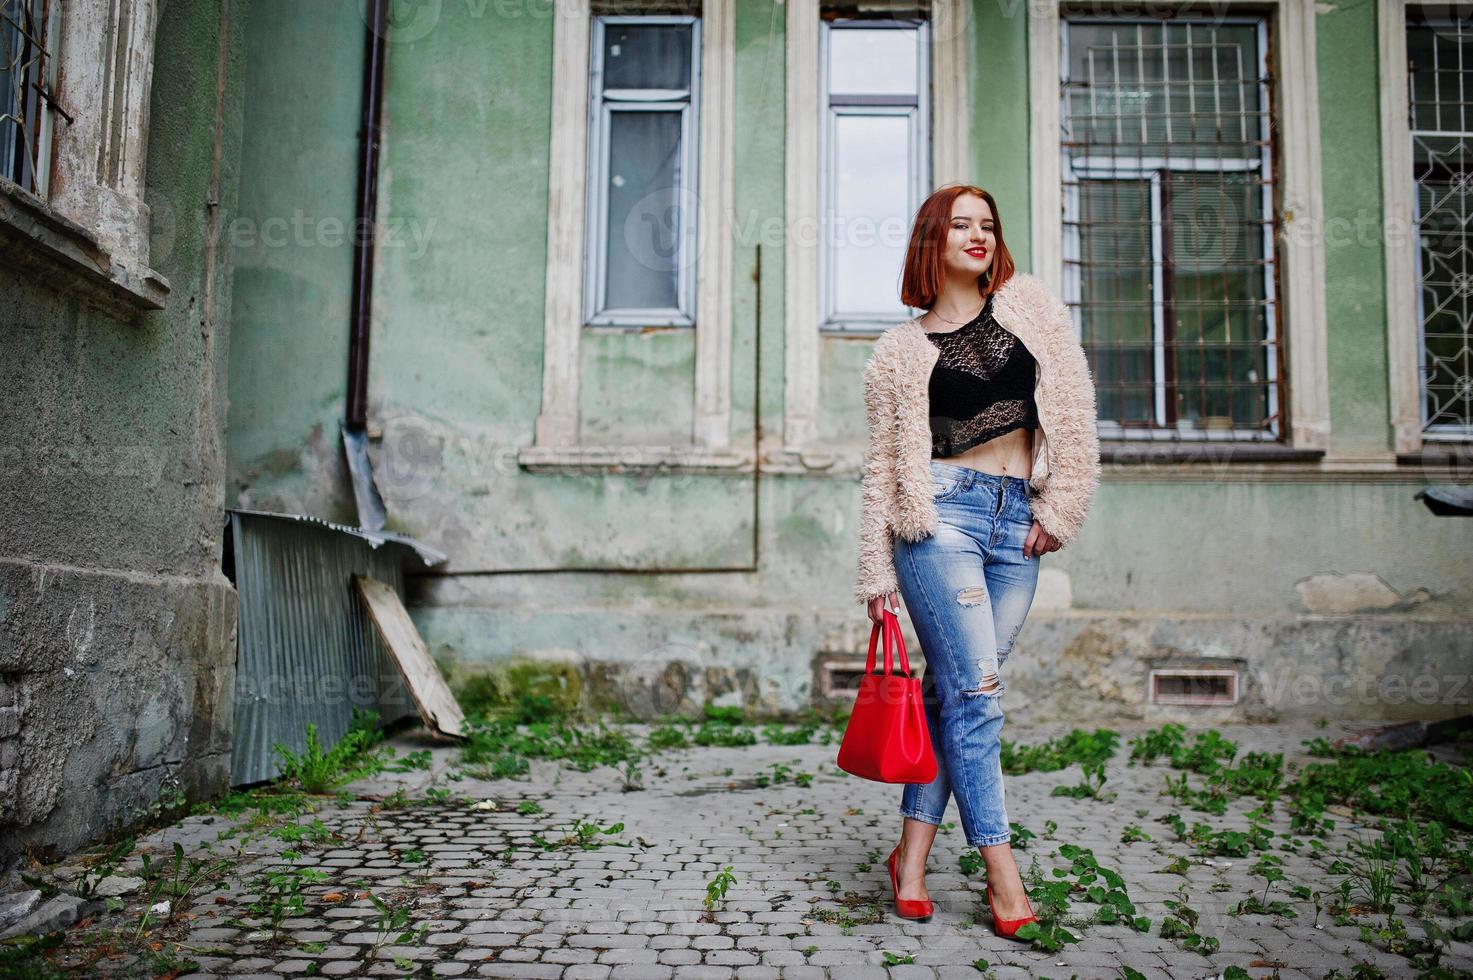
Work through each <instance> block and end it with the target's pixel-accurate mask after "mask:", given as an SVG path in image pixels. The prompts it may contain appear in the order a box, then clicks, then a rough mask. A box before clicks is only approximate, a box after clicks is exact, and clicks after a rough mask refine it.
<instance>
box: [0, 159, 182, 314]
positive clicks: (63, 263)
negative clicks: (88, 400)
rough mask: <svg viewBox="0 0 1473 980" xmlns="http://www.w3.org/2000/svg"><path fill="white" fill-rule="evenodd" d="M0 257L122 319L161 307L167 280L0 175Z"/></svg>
mask: <svg viewBox="0 0 1473 980" xmlns="http://www.w3.org/2000/svg"><path fill="white" fill-rule="evenodd" d="M0 255H3V256H4V257H5V260H6V261H7V262H8V263H10V264H12V265H14V266H15V267H16V268H20V269H25V270H27V271H30V272H32V273H33V274H34V275H35V277H36V279H37V280H38V281H40V282H42V283H44V284H47V285H50V286H52V287H53V288H57V289H63V290H73V289H74V290H77V291H78V292H79V293H81V294H82V297H83V299H84V300H85V301H86V302H88V303H89V304H91V305H93V306H96V307H98V308H99V309H101V310H102V311H103V312H104V313H106V314H108V315H109V316H112V317H115V318H117V319H118V320H121V321H123V322H125V323H127V322H132V321H133V320H134V319H136V318H137V317H138V316H139V314H142V313H147V312H149V311H152V310H161V309H163V308H164V303H165V301H166V300H167V299H168V297H169V289H170V287H169V281H168V280H167V279H165V278H164V277H163V276H162V275H160V274H159V273H157V272H155V271H153V270H152V269H146V268H145V269H138V268H134V267H130V266H128V265H126V264H124V263H122V262H121V261H118V260H117V259H116V258H115V257H114V256H113V255H112V254H111V253H109V252H108V251H107V249H105V248H104V247H103V246H102V245H101V244H100V243H99V242H98V240H97V238H96V236H94V235H93V234H92V233H91V232H90V231H88V230H87V229H86V228H83V227H82V226H81V225H79V224H77V223H76V222H74V221H72V220H71V219H69V218H66V217H63V216H62V215H60V214H58V213H56V212H55V211H53V210H52V209H51V208H50V207H49V206H48V205H47V204H46V202H45V201H43V200H41V199H40V198H39V197H37V196H36V195H34V194H32V193H30V192H29V191H26V190H24V189H22V188H21V187H18V186H16V185H15V184H13V183H11V182H10V181H8V180H4V179H0Z"/></svg>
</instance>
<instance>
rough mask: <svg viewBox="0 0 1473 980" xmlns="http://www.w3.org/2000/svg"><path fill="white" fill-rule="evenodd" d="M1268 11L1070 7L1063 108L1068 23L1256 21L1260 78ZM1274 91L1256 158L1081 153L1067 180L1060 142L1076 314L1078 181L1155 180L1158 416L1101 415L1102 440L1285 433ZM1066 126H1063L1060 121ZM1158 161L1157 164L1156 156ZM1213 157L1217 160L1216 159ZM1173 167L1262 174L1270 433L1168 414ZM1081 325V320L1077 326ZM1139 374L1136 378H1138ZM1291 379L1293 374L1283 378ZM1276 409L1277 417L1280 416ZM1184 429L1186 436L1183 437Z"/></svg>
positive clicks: (1225, 438)
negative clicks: (1167, 273) (1124, 11)
mask: <svg viewBox="0 0 1473 980" xmlns="http://www.w3.org/2000/svg"><path fill="white" fill-rule="evenodd" d="M1268 20H1269V15H1268V14H1258V15H1237V16H1232V15H1228V16H1221V17H1207V16H1202V17H1195V16H1192V15H1190V14H1188V15H1185V16H1182V17H1176V18H1172V19H1170V20H1165V21H1163V20H1161V19H1157V18H1151V17H1139V16H1127V15H1122V16H1119V17H1111V16H1108V15H1073V14H1070V13H1068V12H1067V11H1066V12H1064V13H1063V14H1062V15H1061V16H1060V18H1059V66H1060V76H1059V80H1060V86H1059V87H1060V110H1059V111H1060V116H1061V120H1062V118H1063V113H1064V108H1063V106H1064V101H1063V86H1064V82H1065V81H1066V79H1065V77H1064V72H1065V71H1067V69H1068V65H1069V27H1070V25H1071V24H1148V25H1151V26H1157V25H1162V24H1170V25H1172V26H1177V25H1181V24H1195V23H1201V24H1206V25H1211V26H1217V25H1221V24H1241V25H1252V26H1254V27H1255V35H1256V41H1257V46H1258V52H1257V54H1258V58H1257V63H1256V64H1255V66H1254V68H1255V69H1256V71H1257V73H1258V75H1257V77H1258V78H1260V79H1261V78H1265V77H1268V69H1269V61H1268V51H1269V24H1268ZM1264 95H1266V96H1267V97H1268V100H1269V106H1268V113H1269V118H1268V130H1269V133H1265V132H1263V131H1262V129H1263V126H1262V121H1260V124H1259V133H1258V137H1259V138H1260V139H1263V140H1264V141H1265V142H1266V143H1268V147H1269V151H1270V152H1269V153H1265V154H1260V155H1259V156H1258V157H1257V162H1256V163H1255V162H1254V161H1253V160H1251V159H1247V158H1232V159H1231V160H1230V161H1229V158H1226V157H1188V158H1178V157H1170V156H1167V157H1119V158H1118V159H1121V160H1125V161H1128V162H1125V163H1115V164H1110V163H1108V162H1107V161H1108V158H1102V159H1101V161H1100V162H1098V163H1095V162H1092V159H1091V158H1089V157H1082V158H1080V159H1082V160H1083V161H1084V162H1083V163H1082V164H1081V165H1076V166H1071V167H1070V168H1069V173H1070V174H1071V175H1072V176H1074V177H1076V178H1078V182H1076V183H1069V184H1064V183H1062V175H1063V157H1064V156H1065V154H1066V153H1067V151H1065V150H1063V149H1062V148H1060V151H1059V155H1060V175H1061V185H1060V189H1061V195H1062V198H1063V224H1062V229H1063V234H1062V242H1061V256H1062V262H1061V264H1062V276H1063V288H1062V290H1061V294H1062V298H1063V300H1064V302H1065V303H1066V304H1068V305H1069V306H1070V307H1071V309H1072V310H1074V311H1075V315H1076V317H1077V316H1078V311H1079V309H1080V307H1081V305H1082V302H1083V289H1084V286H1083V281H1082V276H1081V274H1080V269H1079V263H1080V262H1081V261H1082V240H1081V235H1080V233H1079V220H1080V200H1079V186H1078V184H1079V183H1081V182H1083V181H1085V180H1101V181H1109V180H1123V181H1144V182H1149V184H1150V194H1149V200H1150V208H1151V254H1152V264H1151V269H1152V272H1151V275H1152V295H1153V296H1154V297H1155V299H1154V301H1153V302H1152V304H1151V306H1152V355H1151V361H1152V396H1151V403H1152V415H1153V424H1152V426H1151V427H1150V428H1149V429H1145V428H1129V427H1126V426H1122V425H1120V424H1119V423H1118V422H1116V421H1114V420H1106V419H1104V418H1101V419H1100V421H1099V436H1100V439H1101V440H1114V441H1120V442H1124V441H1138V442H1172V443H1174V442H1185V441H1214V442H1218V441H1220V442H1232V443H1266V442H1279V441H1281V440H1282V439H1283V438H1284V426H1283V425H1282V416H1281V415H1280V412H1281V411H1282V405H1281V403H1280V397H1279V385H1280V381H1281V377H1280V375H1279V374H1278V368H1279V357H1278V348H1279V347H1280V346H1281V345H1282V344H1283V342H1284V341H1283V337H1282V336H1281V331H1280V329H1279V327H1280V324H1279V309H1278V307H1279V299H1278V269H1279V266H1278V256H1277V249H1276V248H1275V243H1274V236H1273V230H1272V226H1273V221H1272V218H1273V210H1272V205H1273V197H1272V191H1271V188H1272V187H1273V186H1274V185H1273V171H1272V167H1273V151H1274V149H1275V146H1274V144H1273V143H1272V142H1270V141H1269V139H1268V137H1269V134H1270V133H1271V132H1272V131H1273V129H1274V112H1275V111H1276V107H1275V106H1274V105H1273V104H1272V89H1269V90H1268V91H1267V92H1265V93H1264ZM1061 133H1062V129H1061ZM1228 162H1231V163H1233V164H1242V166H1227V165H1225V164H1226V163H1228ZM1157 163H1159V166H1153V164H1157ZM1211 164H1216V166H1212V165H1211ZM1163 169H1167V170H1171V171H1172V172H1173V173H1183V174H1186V173H1194V174H1195V173H1213V172H1226V171H1234V172H1236V171H1242V172H1250V171H1254V170H1256V171H1257V173H1258V176H1259V177H1260V179H1261V183H1260V185H1259V188H1258V198H1259V205H1260V208H1261V209H1262V210H1261V212H1260V215H1261V216H1265V215H1266V216H1267V220H1266V221H1265V223H1264V225H1263V231H1262V235H1263V254H1264V255H1265V256H1268V261H1269V266H1268V268H1269V274H1268V275H1267V276H1266V278H1265V282H1264V293H1265V297H1266V305H1265V310H1266V322H1267V325H1268V334H1267V336H1266V337H1265V338H1264V342H1265V343H1267V344H1268V345H1270V348H1269V349H1270V350H1271V351H1272V352H1273V353H1272V354H1271V355H1270V356H1269V357H1268V358H1267V359H1266V360H1267V371H1268V377H1266V378H1265V379H1264V380H1263V382H1261V384H1262V386H1264V387H1266V389H1267V393H1268V399H1267V401H1268V413H1269V417H1270V418H1275V422H1274V424H1273V427H1272V429H1271V430H1269V431H1270V432H1271V433H1272V435H1271V437H1265V435H1264V434H1263V430H1259V429H1246V428H1232V429H1206V428H1203V429H1185V430H1183V429H1181V428H1171V427H1169V426H1167V425H1165V424H1164V422H1163V421H1162V420H1163V419H1164V417H1165V415H1166V396H1167V389H1168V386H1169V385H1168V382H1167V380H1166V374H1167V371H1166V356H1167V354H1166V349H1165V343H1166V341H1165V335H1166V322H1165V319H1166V306H1167V297H1166V296H1165V283H1164V281H1163V280H1164V269H1163V266H1164V263H1165V261H1166V259H1165V256H1164V247H1165V243H1164V236H1163V234H1162V229H1163V227H1164V222H1165V216H1164V213H1163V200H1162V191H1161V171H1162V170H1163ZM1077 328H1078V325H1077V323H1076V329H1077ZM1132 380H1133V379H1132ZM1282 380H1284V381H1285V382H1287V379H1282ZM1276 416H1277V418H1276ZM1184 434H1185V435H1186V438H1184Z"/></svg>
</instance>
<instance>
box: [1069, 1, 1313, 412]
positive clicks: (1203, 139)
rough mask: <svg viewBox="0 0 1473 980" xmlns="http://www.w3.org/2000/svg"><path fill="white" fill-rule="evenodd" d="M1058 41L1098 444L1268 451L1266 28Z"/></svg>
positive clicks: (1154, 23) (1073, 238)
mask: <svg viewBox="0 0 1473 980" xmlns="http://www.w3.org/2000/svg"><path fill="white" fill-rule="evenodd" d="M1062 28H1063V29H1062V31H1061V39H1062V50H1061V58H1060V72H1061V75H1060V79H1061V97H1062V100H1061V109H1060V111H1061V113H1062V118H1061V120H1060V121H1061V128H1060V132H1061V151H1062V152H1061V181H1062V190H1063V195H1062V198H1063V199H1062V205H1063V215H1064V221H1063V241H1062V243H1061V245H1062V263H1063V277H1064V279H1063V287H1064V292H1065V295H1066V298H1067V299H1068V301H1069V302H1070V303H1071V304H1072V305H1073V306H1074V308H1075V309H1076V311H1077V316H1078V318H1079V321H1080V327H1081V338H1080V339H1081V341H1082V342H1083V344H1084V347H1085V349H1086V351H1088V353H1089V355H1090V360H1091V364H1092V370H1093V372H1094V375H1095V381H1096V387H1097V391H1098V396H1099V409H1100V435H1101V436H1102V437H1103V438H1115V439H1167V440H1172V439H1176V440H1183V439H1191V440H1208V439H1225V440H1250V441H1274V440H1278V439H1281V438H1283V437H1284V436H1285V435H1286V433H1285V430H1284V425H1283V423H1284V417H1285V411H1284V407H1285V390H1284V380H1285V366H1284V358H1283V349H1282V345H1281V343H1280V336H1279V326H1278V323H1279V314H1278V305H1279V304H1278V297H1277V287H1276V281H1277V276H1276V261H1275V254H1274V244H1275V242H1274V236H1273V215H1274V213H1275V201H1274V196H1273V195H1274V187H1275V183H1274V178H1273V145H1272V137H1271V133H1272V131H1273V127H1272V125H1271V118H1270V117H1271V107H1272V105H1273V92H1272V83H1273V79H1272V77H1271V74H1270V71H1269V65H1268V60H1267V52H1268V50H1269V38H1268V23H1267V20H1266V19H1265V18H1263V17H1258V16H1254V17H1218V18H1214V19H1212V20H1210V21H1208V20H1193V19H1188V18H1173V19H1171V20H1169V21H1161V20H1146V19H1133V18H1098V17H1078V18H1074V17H1068V16H1067V15H1066V16H1065V18H1064V20H1063V25H1062Z"/></svg>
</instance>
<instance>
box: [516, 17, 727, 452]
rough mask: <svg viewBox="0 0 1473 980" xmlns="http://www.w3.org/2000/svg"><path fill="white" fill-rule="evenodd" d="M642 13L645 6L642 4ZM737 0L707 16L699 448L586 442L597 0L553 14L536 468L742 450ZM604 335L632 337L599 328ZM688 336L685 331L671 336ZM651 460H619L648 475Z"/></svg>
mask: <svg viewBox="0 0 1473 980" xmlns="http://www.w3.org/2000/svg"><path fill="white" fill-rule="evenodd" d="M633 9H635V10H637V9H638V7H637V6H636V7H635V8H633ZM735 18H736V0H704V3H703V9H702V11H701V61H700V75H701V89H700V96H699V98H700V107H699V110H698V111H699V114H700V119H701V126H700V136H699V143H700V149H699V153H700V173H699V175H698V176H697V180H698V181H699V182H700V188H701V191H700V195H699V207H700V211H699V214H698V216H697V219H696V220H697V221H698V223H699V229H700V230H699V234H698V238H699V242H700V248H699V253H698V260H697V261H698V267H697V270H696V275H697V280H698V286H697V294H696V310H697V323H696V326H695V331H696V364H695V406H694V422H693V426H692V433H691V437H692V445H691V447H690V448H689V449H686V448H684V447H674V448H672V447H666V446H661V447H643V446H588V445H583V444H581V443H580V442H579V434H578V428H579V388H580V385H581V377H580V369H579V348H580V345H581V343H582V339H583V332H584V330H585V326H584V319H583V311H584V302H583V285H584V282H583V279H584V268H585V262H584V250H585V244H586V236H585V222H586V219H587V217H588V216H587V208H588V194H587V185H588V102H589V58H590V49H589V44H590V41H591V35H592V24H593V21H592V13H591V12H590V9H589V6H588V4H587V3H586V2H580V0H556V6H555V11H554V17H553V72H552V79H553V82H552V123H553V125H552V136H551V146H550V150H551V153H550V172H549V175H548V209H547V274H546V280H545V294H544V295H545V300H544V304H545V309H544V318H543V360H542V410H541V412H540V413H539V414H538V416H537V422H536V428H535V432H534V435H533V439H534V444H533V445H532V446H531V447H526V448H524V449H523V450H522V451H521V452H520V453H519V454H518V460H519V462H521V463H522V464H523V465H525V466H527V467H529V468H533V467H535V468H557V467H564V468H574V469H595V470H607V469H610V468H611V467H613V465H614V464H613V463H611V462H610V461H611V460H615V459H618V460H625V461H628V460H640V461H644V462H646V463H648V464H649V465H652V466H653V465H660V466H664V465H675V466H679V467H681V468H686V469H701V468H704V467H710V468H713V469H729V468H731V467H732V465H733V463H732V460H733V456H732V452H731V450H730V443H731V294H732V280H731V259H732V242H731V233H730V231H731V213H732V207H733V191H732V173H731V165H732V146H733V144H734V127H735V90H734V85H735V68H736V41H735V29H736V19H735ZM586 329H595V330H617V329H628V328H620V327H607V326H604V327H589V328H586ZM672 329H678V328H672ZM639 465H642V464H640V463H628V462H625V463H623V464H620V466H622V467H623V468H637V467H638V466H639Z"/></svg>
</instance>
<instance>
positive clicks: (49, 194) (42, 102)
mask: <svg viewBox="0 0 1473 980" xmlns="http://www.w3.org/2000/svg"><path fill="white" fill-rule="evenodd" d="M62 6H63V0H0V226H4V227H3V228H0V261H3V262H15V263H17V264H24V265H25V266H26V267H28V268H29V269H31V270H33V272H35V273H38V274H37V275H36V276H35V279H36V281H37V282H38V283H41V284H43V285H46V286H48V287H50V288H53V289H55V290H57V291H59V292H62V293H65V294H67V295H77V296H80V297H81V298H82V299H83V300H84V302H86V303H87V304H89V305H91V306H95V307H97V308H98V309H101V310H103V311H104V312H105V313H107V314H108V315H109V316H112V317H113V318H115V319H117V320H118V321H120V322H133V321H135V320H136V319H137V318H138V316H139V315H141V314H143V313H145V312H148V311H152V310H160V309H163V307H164V304H165V301H166V300H167V299H168V296H169V289H170V287H169V282H168V280H167V279H166V278H165V277H164V276H163V275H162V274H160V273H159V272H158V271H156V270H155V269H153V268H152V267H151V264H150V234H149V232H150V225H151V215H152V211H151V209H150V207H149V205H148V203H147V202H146V201H145V200H144V196H145V195H144V164H145V154H146V150H147V144H148V106H149V93H150V90H151V86H152V84H153V48H154V24H155V21H156V18H157V4H156V3H155V0H66V2H65V6H66V11H65V16H63V13H62Z"/></svg>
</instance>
